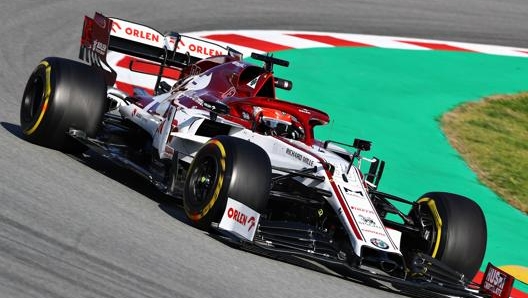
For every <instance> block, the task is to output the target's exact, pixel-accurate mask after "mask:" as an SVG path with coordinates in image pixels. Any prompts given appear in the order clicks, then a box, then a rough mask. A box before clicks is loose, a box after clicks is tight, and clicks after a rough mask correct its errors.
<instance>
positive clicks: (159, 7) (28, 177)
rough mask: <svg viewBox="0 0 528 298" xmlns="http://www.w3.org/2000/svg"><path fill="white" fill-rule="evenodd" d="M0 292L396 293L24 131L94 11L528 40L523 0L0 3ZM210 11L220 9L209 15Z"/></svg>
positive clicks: (170, 23)
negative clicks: (258, 248) (29, 96)
mask: <svg viewBox="0 0 528 298" xmlns="http://www.w3.org/2000/svg"><path fill="white" fill-rule="evenodd" d="M0 8H1V9H0V20H1V26H0V36H1V39H0V40H1V42H2V44H1V45H0V103H1V107H2V108H1V109H0V124H1V127H0V168H1V170H2V174H1V175H0V202H1V207H0V297H127V298H132V297H255V298H257V297H328V296H335V297H394V296H395V295H394V294H391V293H388V292H384V291H380V290H377V289H373V288H371V287H367V286H364V285H361V284H359V283H353V282H350V281H346V280H343V279H340V278H336V277H333V276H329V275H325V274H321V273H318V272H314V271H310V270H306V269H303V268H299V267H296V266H292V265H288V264H285V263H281V262H278V261H274V260H271V259H267V258H264V257H259V256H255V255H252V254H249V253H245V252H242V251H238V250H235V249H232V248H230V247H228V246H225V245H224V244H222V243H220V242H218V241H216V240H214V239H212V238H210V237H209V236H208V235H207V234H204V233H203V232H200V231H198V230H196V229H194V228H192V227H191V226H190V225H189V223H188V221H187V220H186V219H185V216H184V214H183V212H182V211H181V209H180V208H179V207H178V204H177V203H175V202H173V201H171V200H169V199H167V198H164V197H161V196H159V195H158V194H157V192H156V191H155V190H154V189H152V188H151V187H150V186H149V185H148V184H146V183H145V182H144V181H143V180H142V179H140V178H138V177H135V176H134V175H131V174H129V173H128V172H125V171H122V170H120V169H118V168H115V167H107V165H108V164H107V163H105V162H104V161H102V160H100V159H97V158H94V157H85V158H84V161H79V160H77V159H76V158H74V157H71V156H68V155H65V154H62V153H60V152H56V151H52V150H48V149H45V148H41V147H37V146H34V145H31V144H29V143H27V142H25V141H23V140H22V139H21V138H20V136H21V132H20V129H19V125H18V123H19V116H18V114H19V102H20V98H21V96H22V91H23V88H24V85H25V81H26V79H27V77H28V75H29V74H30V72H31V71H32V69H33V68H34V67H35V65H36V64H37V63H38V62H39V61H40V59H41V58H43V57H45V56H62V57H70V58H75V57H76V55H77V51H78V40H79V38H80V33H81V26H82V18H83V16H84V15H85V14H87V15H92V14H93V12H94V11H95V10H97V11H101V12H104V13H105V14H107V15H111V16H118V17H120V18H124V19H130V20H135V21H137V22H141V23H145V24H148V25H151V26H153V27H156V28H159V29H160V30H169V29H170V30H178V31H181V32H185V31H198V30H213V29H288V30H295V29H298V30H320V31H337V32H350V33H365V34H379V35H394V36H406V37H423V38H434V39H448V40H456V41H466V42H479V43H489V44H499V45H508V46H519V47H528V18H526V13H527V12H528V3H526V2H525V0H505V1H494V0H465V1H458V0H443V1H435V0H391V1H389V0H386V1H383V0H369V1H350V0H346V1H345V0H343V1H333V2H328V3H324V4H322V3H321V4H316V3H314V1H308V0H306V1H302V0H294V1H284V2H281V1H275V0H273V1H270V0H268V1H254V0H251V1H238V3H237V1H229V0H220V1H218V0H217V1H195V2H188V3H184V2H183V1H178V2H176V1H169V0H163V1H138V0H126V1H125V0H123V1H104V0H83V1H80V0H74V1H45V0H44V1H40V0H39V1H37V0H32V1H28V0H18V1H7V0H2V2H0ZM213 13H214V14H213Z"/></svg>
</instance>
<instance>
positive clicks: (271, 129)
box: [253, 107, 296, 138]
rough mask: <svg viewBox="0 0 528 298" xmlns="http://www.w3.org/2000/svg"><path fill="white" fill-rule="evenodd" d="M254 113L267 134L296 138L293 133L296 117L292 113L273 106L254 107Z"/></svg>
mask: <svg viewBox="0 0 528 298" xmlns="http://www.w3.org/2000/svg"><path fill="white" fill-rule="evenodd" d="M253 115H254V116H255V119H257V121H258V122H259V125H260V126H261V127H263V128H264V129H263V130H264V133H265V134H268V135H277V136H283V137H287V138H296V135H295V134H293V132H294V124H293V123H294V121H295V119H294V118H293V117H292V116H291V115H290V114H288V113H285V112H283V111H281V110H277V109H272V108H262V107H254V110H253Z"/></svg>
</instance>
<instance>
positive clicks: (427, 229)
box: [419, 204, 437, 257]
mask: <svg viewBox="0 0 528 298" xmlns="http://www.w3.org/2000/svg"><path fill="white" fill-rule="evenodd" d="M419 216H420V218H419V220H420V225H421V228H422V238H423V239H424V240H425V241H426V243H427V247H426V249H425V251H426V252H427V253H428V254H430V253H432V252H433V249H434V247H435V241H436V234H437V230H436V225H435V221H434V218H433V215H432V214H431V210H429V208H428V207H427V205H425V204H423V205H421V206H420V212H419ZM432 257H436V256H432Z"/></svg>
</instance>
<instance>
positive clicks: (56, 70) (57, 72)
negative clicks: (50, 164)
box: [20, 57, 107, 151]
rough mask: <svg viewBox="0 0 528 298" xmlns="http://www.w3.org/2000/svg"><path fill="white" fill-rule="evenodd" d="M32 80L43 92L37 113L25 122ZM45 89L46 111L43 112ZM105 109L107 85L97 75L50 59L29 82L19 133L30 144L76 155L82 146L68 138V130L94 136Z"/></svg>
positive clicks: (86, 68) (78, 65) (82, 66)
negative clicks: (42, 86)
mask: <svg viewBox="0 0 528 298" xmlns="http://www.w3.org/2000/svg"><path fill="white" fill-rule="evenodd" d="M47 69H48V70H47ZM46 71H48V72H49V78H48V74H46ZM34 80H39V81H41V82H43V84H44V88H43V90H42V91H43V92H42V95H41V96H42V98H41V103H40V105H39V108H38V110H37V111H36V113H35V115H33V117H32V118H31V117H30V118H28V117H27V115H28V113H27V112H28V111H27V109H28V104H27V100H29V99H28V97H29V96H30V95H31V91H32V88H33V87H34V86H33V84H32V83H33V81H34ZM48 81H49V84H48ZM46 86H47V87H46ZM47 89H49V91H48V92H49V97H48V100H47V109H46V110H45V111H44V112H43V110H42V109H43V108H44V102H45V98H44V97H45V93H46V90H47ZM106 109H107V102H106V84H105V81H104V77H103V76H101V74H100V73H99V72H98V71H96V70H95V69H93V68H92V67H90V66H88V65H86V64H83V63H80V62H77V61H72V60H68V59H63V58H56V57H50V58H46V59H44V60H43V61H42V62H41V63H40V64H39V65H38V66H37V68H36V69H35V71H34V72H33V73H32V74H31V76H30V78H29V79H28V83H27V84H26V88H25V91H24V95H23V99H22V105H21V110H20V123H21V129H22V131H23V133H24V137H25V138H26V139H27V140H29V141H31V142H33V143H36V144H39V145H42V146H45V147H49V148H52V149H58V150H62V151H78V150H79V149H81V148H82V146H79V143H77V142H76V141H75V140H73V139H72V138H70V137H69V136H68V135H67V132H68V130H69V129H70V128H75V129H79V130H82V131H84V132H86V134H87V135H88V136H94V135H95V134H96V132H97V130H98V128H99V125H100V123H101V119H102V116H103V114H104V112H105V111H106ZM41 114H42V115H41ZM39 116H41V119H40V120H39V119H38V118H39Z"/></svg>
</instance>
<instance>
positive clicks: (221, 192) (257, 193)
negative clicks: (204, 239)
mask: <svg viewBox="0 0 528 298" xmlns="http://www.w3.org/2000/svg"><path fill="white" fill-rule="evenodd" d="M270 187H271V163H270V159H269V157H268V154H267V153H266V152H265V151H264V150H263V149H262V148H261V147H259V146H257V145H255V144H253V143H250V142H248V141H245V140H242V139H238V138H234V137H229V136H218V137H216V138H214V139H211V140H210V141H209V142H207V143H206V144H205V145H204V146H203V147H202V148H201V149H200V150H199V151H198V153H197V154H196V157H195V158H194V160H193V162H192V164H191V166H190V168H189V170H188V172H187V178H186V181H185V185H184V191H183V205H184V209H185V213H186V214H187V216H188V218H189V219H190V220H191V221H192V222H193V224H194V225H195V226H196V227H198V228H200V229H202V230H208V229H209V228H210V227H211V222H219V221H220V219H221V218H222V215H223V213H224V210H225V208H226V203H227V198H228V197H229V198H232V199H234V200H236V201H238V202H240V203H243V204H245V205H246V206H248V207H250V208H252V209H253V210H255V211H257V212H262V211H263V210H264V208H265V207H266V206H267V203H268V197H269V192H270Z"/></svg>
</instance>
